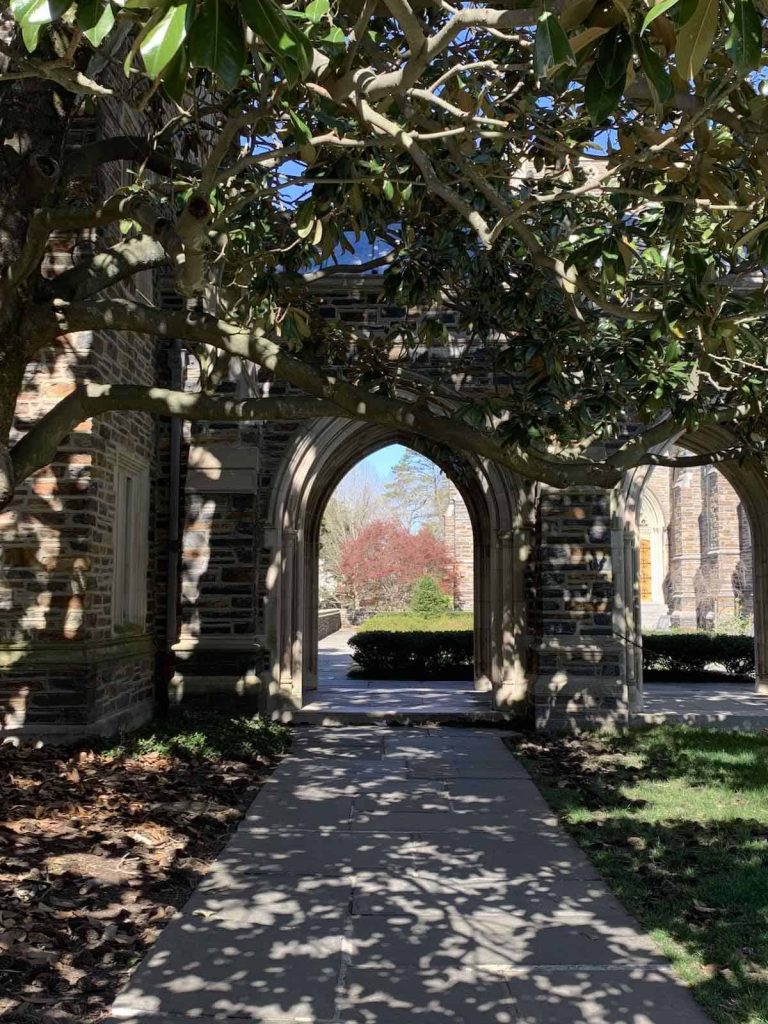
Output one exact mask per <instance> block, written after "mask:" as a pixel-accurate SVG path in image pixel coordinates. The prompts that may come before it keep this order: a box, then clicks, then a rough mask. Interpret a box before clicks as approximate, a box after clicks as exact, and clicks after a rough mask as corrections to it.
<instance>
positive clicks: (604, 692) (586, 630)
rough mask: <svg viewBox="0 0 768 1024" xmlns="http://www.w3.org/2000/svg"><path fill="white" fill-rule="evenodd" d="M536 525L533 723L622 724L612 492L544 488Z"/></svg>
mask: <svg viewBox="0 0 768 1024" xmlns="http://www.w3.org/2000/svg"><path fill="white" fill-rule="evenodd" d="M539 522H540V540H539V542H538V544H537V547H538V550H537V551H536V552H535V558H534V562H533V565H532V573H531V577H532V578H531V582H532V587H531V594H532V601H533V605H534V607H533V608H532V609H531V619H532V622H533V623H535V628H536V631H537V633H538V636H537V638H536V646H537V652H538V659H537V660H538V672H537V675H536V680H535V684H534V700H535V712H536V725H537V727H538V728H539V729H544V730H548V731H570V732H579V731H582V730H584V729H591V728H597V727H603V726H607V725H615V724H619V725H621V724H624V723H626V722H627V720H628V716H629V701H628V696H627V687H626V683H625V680H624V677H623V676H624V673H623V669H624V648H623V644H622V643H621V642H620V641H619V640H617V639H616V637H615V636H614V608H615V605H616V597H617V591H616V587H617V581H616V577H615V574H614V558H615V552H614V547H615V541H614V538H613V537H612V532H611V496H610V494H609V492H607V491H603V490H599V489H597V488H586V487H585V488H572V489H570V490H568V491H556V490H553V489H549V488H548V489H545V490H543V492H542V497H541V502H540V508H539ZM619 551H621V542H620V543H619ZM619 586H620V583H619ZM619 593H620V591H619Z"/></svg>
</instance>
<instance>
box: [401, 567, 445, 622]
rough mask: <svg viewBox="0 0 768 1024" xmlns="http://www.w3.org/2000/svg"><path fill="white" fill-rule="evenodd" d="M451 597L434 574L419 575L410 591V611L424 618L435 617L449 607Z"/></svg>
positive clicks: (442, 613)
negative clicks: (442, 588)
mask: <svg viewBox="0 0 768 1024" xmlns="http://www.w3.org/2000/svg"><path fill="white" fill-rule="evenodd" d="M451 603H452V602H451V599H450V597H449V596H448V594H446V593H445V592H444V591H443V590H441V588H440V584H439V583H438V582H437V580H436V579H435V577H434V576H427V575H425V576H421V577H420V578H419V579H417V580H416V582H415V583H414V585H413V590H412V591H411V611H412V612H413V614H414V615H423V616H424V618H426V619H436V618H438V617H439V616H440V615H444V614H445V613H446V612H447V611H448V609H449V608H450V607H451Z"/></svg>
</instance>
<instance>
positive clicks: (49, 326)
mask: <svg viewBox="0 0 768 1024" xmlns="http://www.w3.org/2000/svg"><path fill="white" fill-rule="evenodd" d="M34 320H36V323H31V324H30V326H31V327H32V328H33V329H34V330H35V331H36V334H37V337H38V339H39V343H40V344H46V343H48V342H49V341H51V340H53V338H55V337H56V336H58V335H61V334H67V333H70V332H73V331H87V330H118V331H134V332H136V333H138V334H150V335H154V336H155V337H163V338H178V339H184V340H187V341H191V342H197V343H200V344H203V345H211V346H212V347H213V348H217V349H220V350H221V351H224V352H228V353H229V354H230V355H233V356H239V357H240V358H243V359H248V360H250V361H252V362H254V363H256V364H257V365H259V366H262V367H263V368H264V369H266V370H269V371H270V372H271V373H274V374H275V376H276V377H277V378H278V379H280V380H282V381H284V382H285V383H288V384H291V385H293V386H294V387H296V388H298V389H299V390H300V391H302V392H304V393H305V394H308V395H312V396H314V397H315V398H319V399H322V400H323V401H326V402H330V403H332V406H333V408H334V409H335V412H334V413H333V415H336V416H347V417H348V418H352V419H363V420H366V421H369V422H374V423H380V424H382V425H384V426H388V427H392V428H394V429H396V430H406V431H408V432H411V433H414V434H418V435H421V436H423V437H427V438H429V439H430V440H433V441H435V442H437V443H438V444H444V445H448V446H453V447H456V448H461V449H463V450H465V451H468V452H472V453H474V454H475V455H478V456H480V457H482V458H486V459H489V460H491V461H493V462H496V463H498V464H499V465H502V466H507V467H508V468H509V469H512V470H514V471H515V472H517V473H520V474H521V475H522V476H525V477H527V478H530V479H537V480H541V481H543V482H544V483H549V484H551V485H552V486H554V487H567V486H568V485H569V484H585V485H594V486H600V487H611V486H613V485H614V484H615V483H617V482H618V480H619V479H620V477H621V472H620V471H617V470H616V469H614V468H613V467H611V466H607V465H605V464H603V463H602V462H600V463H597V462H593V461H591V460H589V459H572V460H569V461H567V462H566V461H563V462H560V463H557V462H556V461H554V460H552V459H545V458H540V457H539V456H538V453H536V452H535V451H534V450H532V449H531V450H528V451H522V450H521V449H519V448H512V447H510V446H508V445H505V444H503V443H502V442H501V441H499V440H498V439H497V438H495V437H493V436H492V435H491V434H490V433H487V432H485V431H481V430H479V429H476V428H474V427H471V426H469V425H468V424H466V423H464V422H463V421H462V420H461V419H458V418H457V417H456V416H455V415H454V411H453V409H451V408H448V409H440V410H439V411H432V410H431V409H430V407H429V405H428V403H425V402H418V403H417V402H413V401H410V400H408V399H402V398H393V397H386V396H384V395H381V394H377V393H372V392H370V391H368V390H365V389H364V388H360V387H357V386H356V385H354V384H349V383H348V382H346V381H343V380H339V379H338V378H335V377H333V376H332V375H331V374H330V373H328V372H327V371H326V370H324V369H322V368H321V367H316V366H313V365H310V364H309V363H306V362H303V361H302V360H300V359H297V358H296V357H295V356H292V355H289V354H288V353H286V352H284V351H283V350H282V349H281V348H280V347H279V346H278V345H276V344H275V343H274V342H273V341H271V340H270V339H269V338H267V336H266V333H265V331H264V330H263V329H261V328H258V327H255V328H252V329H250V330H248V329H245V328H243V327H241V326H239V325H237V324H232V323H228V322H227V321H225V320H218V319H216V318H215V317H213V316H210V315H209V314H207V313H199V312H195V311H191V310H190V311H174V310H159V309H154V308H153V307H151V306H144V305H142V304H140V303H136V302H130V301H128V300H125V299H111V300H107V299H99V300H95V301H93V302H88V303H72V304H69V305H68V304H65V303H60V302H59V303H55V304H54V307H53V309H47V308H44V307H39V308H38V311H37V314H36V316H35V317H34Z"/></svg>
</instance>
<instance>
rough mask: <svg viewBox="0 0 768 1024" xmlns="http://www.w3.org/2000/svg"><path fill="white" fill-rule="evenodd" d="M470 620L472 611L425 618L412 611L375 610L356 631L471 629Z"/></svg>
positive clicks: (429, 631) (431, 631)
mask: <svg viewBox="0 0 768 1024" xmlns="http://www.w3.org/2000/svg"><path fill="white" fill-rule="evenodd" d="M472 622H473V618H472V612H447V613H446V614H445V615H440V616H438V617H437V618H426V617H425V616H423V615H414V614H413V612H377V613H376V615H372V616H371V617H370V619H366V620H365V622H363V623H362V625H361V626H360V628H359V630H358V632H359V633H370V632H371V631H373V632H380V631H381V630H384V631H385V632H387V633H434V632H445V633H447V632H448V631H449V630H450V631H451V632H453V631H454V630H457V629H463V630H471V629H472Z"/></svg>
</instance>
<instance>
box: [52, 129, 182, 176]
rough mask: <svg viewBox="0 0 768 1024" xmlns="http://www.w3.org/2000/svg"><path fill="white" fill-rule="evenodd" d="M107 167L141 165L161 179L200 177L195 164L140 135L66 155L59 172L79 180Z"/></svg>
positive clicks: (94, 143) (99, 143) (111, 140)
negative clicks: (120, 164)
mask: <svg viewBox="0 0 768 1024" xmlns="http://www.w3.org/2000/svg"><path fill="white" fill-rule="evenodd" d="M110 163H142V164H144V166H145V167H146V168H147V170H149V171H152V172H153V173H154V174H159V175H161V176H162V177H164V178H173V177H175V176H176V175H179V174H181V175H184V176H186V177H190V178H191V177H196V176H197V175H198V174H199V173H200V168H199V167H197V166H196V165H195V164H192V163H189V161H187V160H180V159H178V157H176V156H175V155H174V154H173V152H172V151H171V150H168V149H163V148H160V147H158V146H157V143H156V142H155V141H154V140H153V139H151V138H149V139H147V138H143V137H142V136H140V135H118V136H115V137H113V138H110V139H99V140H98V142H91V143H89V144H88V145H86V146H80V147H78V148H77V149H75V150H73V151H72V152H71V153H69V154H68V156H67V158H66V160H65V161H64V167H63V169H62V171H63V174H64V177H65V178H67V179H69V178H82V177H85V176H87V175H89V174H90V173H91V172H92V171H94V170H95V169H96V168H97V167H101V166H103V165H104V164H110Z"/></svg>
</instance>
